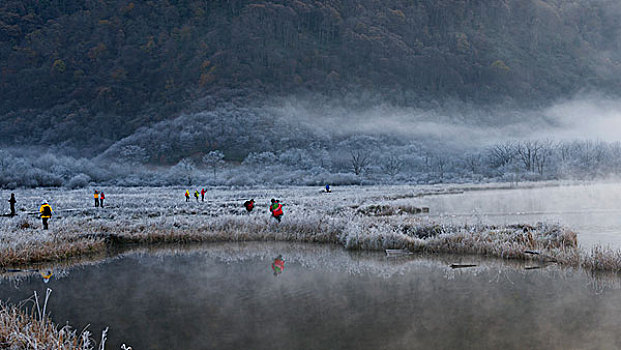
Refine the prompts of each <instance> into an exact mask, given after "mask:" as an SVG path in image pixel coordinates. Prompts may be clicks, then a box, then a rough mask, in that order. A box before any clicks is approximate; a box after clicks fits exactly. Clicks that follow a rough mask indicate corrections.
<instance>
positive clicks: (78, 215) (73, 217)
mask: <svg viewBox="0 0 621 350" xmlns="http://www.w3.org/2000/svg"><path fill="white" fill-rule="evenodd" d="M545 185H549V184H545ZM480 187H481V188H480V189H486V188H496V187H495V186H494V185H490V184H488V185H483V186H480ZM196 188H200V187H196ZM471 188H472V185H469V186H465V185H464V186H459V185H458V186H449V187H442V186H417V187H413V186H368V187H359V186H351V187H344V188H338V189H336V190H335V191H334V192H333V193H330V194H327V193H323V192H322V191H321V190H320V189H319V188H314V187H282V188H209V189H208V191H207V195H206V201H205V202H197V201H196V200H194V199H192V200H190V202H185V199H184V197H183V193H184V192H185V189H186V188H185V187H165V188H117V187H105V188H97V189H98V190H103V191H104V192H105V193H106V197H107V199H106V202H105V207H104V208H103V209H102V208H94V204H93V203H92V201H93V200H92V190H64V189H36V190H22V191H17V193H16V195H17V199H18V205H17V208H18V213H19V216H17V217H14V218H6V217H3V218H0V225H1V227H2V228H1V231H0V267H7V266H15V265H28V264H33V263H41V262H56V261H63V260H67V259H71V258H76V257H84V256H90V255H98V254H103V253H104V252H105V251H106V249H107V248H108V247H109V246H110V245H115V244H116V245H118V244H127V243H136V244H156V243H190V242H226V241H286V242H312V243H331V244H338V245H341V246H343V247H345V248H346V249H351V250H373V251H380V250H384V249H408V250H410V251H412V252H427V253H457V254H477V255H483V256H493V257H499V258H504V259H523V260H533V259H548V260H553V261H555V262H558V263H561V264H566V265H571V266H577V265H580V260H581V258H580V254H579V253H578V251H577V242H576V235H575V233H573V232H571V231H570V230H568V229H566V228H563V227H559V226H556V225H544V224H540V225H537V226H536V227H531V226H508V227H491V226H484V225H471V226H464V227H460V226H447V225H443V224H442V223H438V222H433V221H431V220H430V219H428V218H427V217H426V216H425V215H424V214H411V213H412V208H415V207H420V206H424V196H423V195H426V194H434V193H455V192H460V191H463V190H467V189H471ZM188 189H190V190H193V189H195V187H191V188H188ZM478 189H479V188H478ZM250 198H254V199H255V201H256V203H257V207H256V209H255V211H253V212H252V213H250V214H247V213H246V212H245V210H244V209H243V207H242V203H243V202H244V201H245V200H247V199H250ZM270 198H278V199H280V200H281V201H282V202H283V203H284V209H285V216H284V218H283V221H282V223H280V224H275V223H273V222H272V221H271V220H270V218H269V212H268V210H267V207H268V204H269V201H270ZM41 199H46V200H48V201H49V202H50V203H51V205H52V207H53V209H54V217H53V219H52V220H50V228H51V229H50V230H49V231H43V230H41V229H40V226H41V224H40V221H39V220H38V219H37V213H36V211H37V209H38V203H39V201H40V200H41ZM373 206H381V207H382V208H384V209H385V213H384V215H382V216H375V215H368V213H366V212H365V211H364V210H361V208H368V207H373ZM403 208H407V209H408V210H403ZM393 209H394V210H393ZM431 210H432V211H433V208H431ZM527 250H535V251H538V252H540V253H541V254H540V255H532V254H527V253H525V251H527ZM544 257H545V258H544ZM620 265H621V263H620ZM583 266H585V267H588V266H593V267H597V269H600V268H602V267H603V266H604V265H601V264H597V265H596V264H593V265H588V264H586V263H584V264H583ZM605 266H608V265H605Z"/></svg>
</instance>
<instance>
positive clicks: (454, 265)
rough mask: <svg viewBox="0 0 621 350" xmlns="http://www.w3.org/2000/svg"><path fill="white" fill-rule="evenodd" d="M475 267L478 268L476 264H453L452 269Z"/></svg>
mask: <svg viewBox="0 0 621 350" xmlns="http://www.w3.org/2000/svg"><path fill="white" fill-rule="evenodd" d="M475 266H477V265H475V264H451V268H452V269H461V268H464V267H475Z"/></svg>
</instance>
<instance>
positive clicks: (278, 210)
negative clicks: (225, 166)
mask: <svg viewBox="0 0 621 350" xmlns="http://www.w3.org/2000/svg"><path fill="white" fill-rule="evenodd" d="M326 192H331V191H330V186H329V185H326ZM205 193H206V191H205V189H204V188H203V189H201V191H200V192H199V191H198V190H195V191H194V198H196V201H197V202H198V198H199V195H200V198H201V201H203V202H204V201H205ZM93 198H94V200H95V207H101V208H103V206H104V199H106V195H105V194H104V192H103V191H101V192H100V191H97V190H94V193H93ZM185 201H186V202H188V201H190V191H189V190H186V191H185ZM8 202H9V205H10V209H11V213H10V214H8V216H15V215H17V214H16V212H15V203H17V200H16V199H15V194H14V193H11V198H10V199H9V200H8ZM243 206H244V208H245V209H246V212H247V213H251V212H252V210H254V207H255V201H254V199H250V200H247V201H245V202H244V204H243ZM269 211H270V214H271V217H272V218H273V219H274V220H275V221H276V222H278V223H280V221H281V219H282V216H283V214H284V211H283V205H282V203H280V201H279V200H278V199H274V198H272V199H271V201H270V205H269ZM39 215H40V217H41V221H42V223H43V229H44V230H47V229H48V220H49V219H50V218H51V217H52V206H51V205H50V204H49V203H48V202H47V201H46V200H43V201H41V207H40V208H39Z"/></svg>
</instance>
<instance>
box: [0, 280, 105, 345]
mask: <svg viewBox="0 0 621 350" xmlns="http://www.w3.org/2000/svg"><path fill="white" fill-rule="evenodd" d="M50 293H51V289H48V290H47V292H46V296H45V299H44V300H43V301H40V300H39V298H38V296H37V295H36V293H35V297H34V305H33V307H32V308H31V309H30V310H28V309H26V308H24V307H18V306H15V305H7V304H5V303H3V302H1V301H0V349H54V350H56V349H58V350H61V349H62V350H93V349H95V347H96V344H95V343H94V341H93V339H92V334H91V333H90V332H89V331H87V330H84V331H82V332H80V333H78V331H77V330H75V329H73V328H71V327H70V326H64V327H59V326H57V325H55V324H54V323H53V322H52V320H51V319H50V318H49V316H48V315H47V314H46V308H47V302H48V300H49V297H50ZM106 337H107V329H106V330H104V332H103V333H102V339H101V341H100V347H99V348H100V349H102V350H103V346H104V344H105V341H106Z"/></svg>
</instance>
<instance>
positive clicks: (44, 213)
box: [39, 200, 52, 230]
mask: <svg viewBox="0 0 621 350" xmlns="http://www.w3.org/2000/svg"><path fill="white" fill-rule="evenodd" d="M39 213H41V221H42V222H43V229H44V230H47V220H49V219H50V218H51V217H52V207H51V206H50V205H49V204H48V203H47V201H46V200H43V201H41V208H39Z"/></svg>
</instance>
